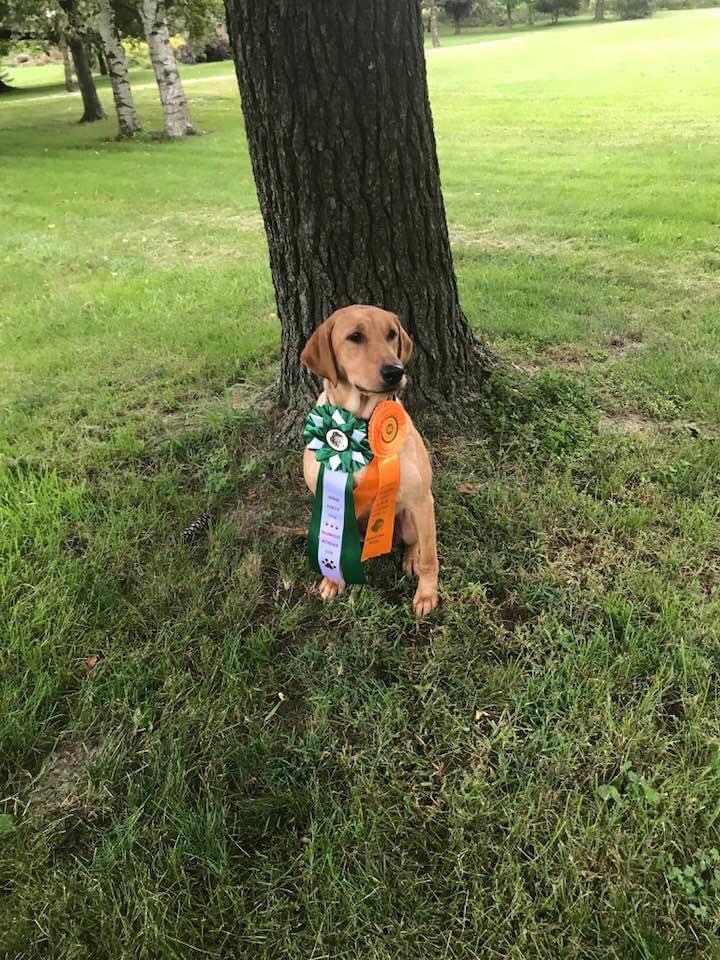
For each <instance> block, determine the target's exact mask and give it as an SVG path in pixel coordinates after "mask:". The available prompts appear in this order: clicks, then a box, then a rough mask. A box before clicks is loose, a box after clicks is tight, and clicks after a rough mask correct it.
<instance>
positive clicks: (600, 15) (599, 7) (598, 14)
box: [594, 0, 605, 23]
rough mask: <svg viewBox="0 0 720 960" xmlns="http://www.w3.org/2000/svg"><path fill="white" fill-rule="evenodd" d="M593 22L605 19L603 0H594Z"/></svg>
mask: <svg viewBox="0 0 720 960" xmlns="http://www.w3.org/2000/svg"><path fill="white" fill-rule="evenodd" d="M594 19H595V23H601V22H602V21H603V20H604V19H605V0H595V18H594Z"/></svg>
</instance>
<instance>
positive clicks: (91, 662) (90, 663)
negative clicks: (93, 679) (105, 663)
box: [85, 653, 100, 673]
mask: <svg viewBox="0 0 720 960" xmlns="http://www.w3.org/2000/svg"><path fill="white" fill-rule="evenodd" d="M99 659H100V657H98V656H96V655H95V654H94V653H93V655H92V656H90V657H88V658H87V660H86V661H85V669H86V670H87V672H88V673H92V672H93V670H94V669H95V667H96V666H97V664H98V660H99Z"/></svg>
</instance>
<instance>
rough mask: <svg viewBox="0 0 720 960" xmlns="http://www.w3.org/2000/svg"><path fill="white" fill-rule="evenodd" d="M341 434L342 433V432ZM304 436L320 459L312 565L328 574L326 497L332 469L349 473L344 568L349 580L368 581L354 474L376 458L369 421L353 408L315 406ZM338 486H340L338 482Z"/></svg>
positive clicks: (310, 554)
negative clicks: (323, 555)
mask: <svg viewBox="0 0 720 960" xmlns="http://www.w3.org/2000/svg"><path fill="white" fill-rule="evenodd" d="M339 434H341V436H338V435H339ZM303 436H304V439H305V442H306V445H307V446H308V448H309V449H311V450H312V451H313V453H314V454H315V457H316V459H317V460H318V462H319V463H320V471H319V473H318V481H317V488H316V490H315V500H314V502H313V511H312V518H311V521H310V530H309V533H308V542H307V553H308V560H309V562H310V566H311V568H312V569H313V570H316V571H317V572H318V573H320V574H325V573H326V571H323V569H322V567H321V565H320V559H319V551H320V549H321V543H320V531H321V527H322V522H323V499H324V490H325V485H326V483H327V476H328V471H331V472H332V473H333V475H335V476H337V475H343V474H344V476H345V482H344V513H343V535H342V541H341V544H340V558H339V559H340V568H341V570H342V576H343V579H344V580H345V582H346V583H365V582H366V580H365V574H364V573H363V569H362V563H361V561H360V554H361V544H360V532H359V530H358V525H357V519H356V517H355V504H354V501H353V478H352V475H353V473H355V471H356V470H361V469H363V467H366V466H367V465H368V464H369V463H370V461H371V460H372V458H373V455H372V452H371V450H370V446H369V444H368V440H367V423H366V422H365V421H364V420H360V419H358V418H357V417H355V416H354V415H353V414H352V413H350V411H349V410H345V409H344V408H343V407H337V406H334V405H333V404H322V405H319V406H316V407H314V408H313V409H312V410H311V411H310V413H309V414H308V418H307V421H306V423H305V429H304V431H303ZM334 486H338V485H337V484H334Z"/></svg>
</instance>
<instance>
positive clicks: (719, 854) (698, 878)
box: [668, 847, 720, 925]
mask: <svg viewBox="0 0 720 960" xmlns="http://www.w3.org/2000/svg"><path fill="white" fill-rule="evenodd" d="M668 879H669V880H670V881H671V882H672V883H673V884H674V885H675V887H676V888H677V889H678V891H679V892H681V893H682V895H683V897H684V899H685V902H686V904H687V907H688V909H689V910H690V912H691V913H692V915H693V916H694V917H696V918H697V919H699V920H704V921H711V922H712V923H713V924H715V925H717V924H719V923H720V851H718V849H717V848H716V847H711V848H710V849H709V850H698V852H697V853H696V854H695V856H694V857H693V860H692V862H691V863H688V864H686V865H685V866H672V867H671V868H670V869H669V870H668Z"/></svg>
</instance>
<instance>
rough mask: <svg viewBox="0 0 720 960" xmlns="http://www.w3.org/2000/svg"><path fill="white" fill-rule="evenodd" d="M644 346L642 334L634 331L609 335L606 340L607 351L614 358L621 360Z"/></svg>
mask: <svg viewBox="0 0 720 960" xmlns="http://www.w3.org/2000/svg"><path fill="white" fill-rule="evenodd" d="M646 346H647V345H646V344H645V343H643V340H642V335H641V334H640V333H635V332H633V333H628V334H624V335H620V336H616V337H610V339H609V341H608V351H609V353H610V356H611V357H612V358H613V359H614V360H622V359H623V358H625V357H627V356H630V355H631V354H633V353H638V352H639V351H640V350H644V349H645V347H646Z"/></svg>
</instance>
